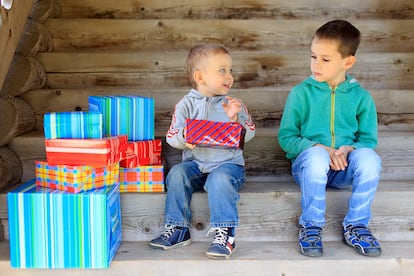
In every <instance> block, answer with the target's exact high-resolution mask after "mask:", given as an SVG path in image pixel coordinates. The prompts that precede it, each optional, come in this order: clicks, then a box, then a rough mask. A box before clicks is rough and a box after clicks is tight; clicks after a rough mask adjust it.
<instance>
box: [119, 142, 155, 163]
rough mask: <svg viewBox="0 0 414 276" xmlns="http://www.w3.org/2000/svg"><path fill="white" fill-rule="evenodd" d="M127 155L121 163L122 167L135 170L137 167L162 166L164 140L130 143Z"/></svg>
mask: <svg viewBox="0 0 414 276" xmlns="http://www.w3.org/2000/svg"><path fill="white" fill-rule="evenodd" d="M126 151H127V155H126V158H125V159H124V160H122V161H121V164H120V165H121V167H124V168H134V167H137V166H147V165H160V164H161V152H162V140H161V139H155V140H147V141H136V142H128V146H127V150H126Z"/></svg>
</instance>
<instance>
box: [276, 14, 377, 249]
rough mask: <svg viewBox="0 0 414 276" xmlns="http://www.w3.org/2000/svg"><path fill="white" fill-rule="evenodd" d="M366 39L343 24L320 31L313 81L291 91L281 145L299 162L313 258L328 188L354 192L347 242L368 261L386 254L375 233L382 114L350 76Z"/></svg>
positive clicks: (304, 224) (296, 170)
mask: <svg viewBox="0 0 414 276" xmlns="http://www.w3.org/2000/svg"><path fill="white" fill-rule="evenodd" d="M360 37H361V36H360V32H359V30H358V29H357V28H355V27H354V26H353V25H352V24H350V23H349V22H347V21H344V20H333V21H330V22H328V23H326V24H324V25H323V26H321V27H320V28H319V29H318V30H317V31H316V32H315V34H314V36H313V39H312V44H311V63H310V67H311V71H312V75H311V76H310V77H309V78H307V79H305V80H304V81H303V82H301V83H300V84H298V85H296V86H295V87H293V88H292V90H291V92H290V93H289V96H288V98H287V101H286V105H285V109H284V112H283V116H282V120H281V123H280V129H279V133H278V139H279V143H280V146H281V147H282V149H283V150H284V151H285V152H286V156H287V157H288V158H289V159H290V160H291V161H292V175H293V178H294V180H295V182H296V183H297V184H298V185H299V186H300V189H301V194H302V197H301V206H302V214H301V216H300V218H299V224H300V230H299V247H300V250H301V253H302V254H303V255H306V256H320V255H322V254H323V246H322V227H323V226H324V225H325V223H326V221H325V210H326V199H325V195H326V188H327V187H329V188H345V187H349V186H352V194H351V197H350V199H349V202H348V204H349V206H348V210H347V213H346V216H345V217H344V219H343V233H344V242H345V243H346V244H348V245H350V246H352V247H354V248H355V249H356V251H357V252H358V253H361V254H363V255H366V256H379V255H380V254H381V247H380V244H379V243H378V241H377V239H376V238H375V237H374V236H373V235H372V234H371V232H370V230H369V229H368V223H369V221H370V218H371V204H372V201H373V199H374V196H375V193H376V190H377V186H378V183H379V179H380V171H381V159H380V157H379V156H378V155H377V154H376V153H375V151H374V148H375V147H376V145H377V112H376V107H375V103H374V100H373V99H372V97H371V95H370V94H369V93H368V91H367V90H365V89H364V88H362V87H361V86H360V84H359V83H358V82H357V81H356V80H355V79H354V78H353V77H351V76H349V75H347V74H346V73H347V71H348V70H349V69H351V68H352V66H353V65H354V64H355V61H356V58H355V53H356V50H357V48H358V45H359V42H360Z"/></svg>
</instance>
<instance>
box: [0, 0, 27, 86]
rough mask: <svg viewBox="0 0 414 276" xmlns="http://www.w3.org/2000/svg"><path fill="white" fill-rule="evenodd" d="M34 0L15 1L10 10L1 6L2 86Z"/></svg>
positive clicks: (0, 79)
mask: <svg viewBox="0 0 414 276" xmlns="http://www.w3.org/2000/svg"><path fill="white" fill-rule="evenodd" d="M33 1H34V0H27V1H15V3H14V4H13V6H12V8H11V9H10V10H8V11H6V10H5V9H3V8H1V7H0V14H1V19H2V21H1V22H2V23H1V28H0V49H1V62H0V88H1V87H2V86H3V83H4V80H5V78H6V75H7V71H8V69H9V66H10V64H11V62H12V60H13V56H14V52H15V50H16V47H17V44H18V43H19V40H20V37H21V34H22V32H23V30H24V26H25V24H26V20H27V16H28V14H29V12H30V9H31V8H32V4H33Z"/></svg>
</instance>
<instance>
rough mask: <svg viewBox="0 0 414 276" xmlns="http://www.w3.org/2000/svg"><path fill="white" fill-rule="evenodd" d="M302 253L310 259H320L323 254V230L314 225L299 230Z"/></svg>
mask: <svg viewBox="0 0 414 276" xmlns="http://www.w3.org/2000/svg"><path fill="white" fill-rule="evenodd" d="M299 247H300V252H301V253H302V254H303V255H305V256H309V257H319V256H321V255H322V254H323V246H322V228H321V227H318V226H313V225H306V226H304V225H302V226H301V228H300V230H299Z"/></svg>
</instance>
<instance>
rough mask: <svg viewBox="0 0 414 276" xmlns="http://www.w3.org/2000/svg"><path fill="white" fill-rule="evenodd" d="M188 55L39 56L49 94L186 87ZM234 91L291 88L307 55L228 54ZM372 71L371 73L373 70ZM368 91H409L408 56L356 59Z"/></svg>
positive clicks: (413, 64) (356, 72)
mask: <svg viewBox="0 0 414 276" xmlns="http://www.w3.org/2000/svg"><path fill="white" fill-rule="evenodd" d="M186 54H187V53H186V51H174V52H141V53H139V54H136V53H130V52H126V53H116V52H110V53H40V54H39V55H38V58H39V60H40V62H41V63H42V64H43V65H44V66H45V70H46V72H47V87H49V88H62V87H66V88H80V87H85V86H112V87H114V86H130V87H140V88H142V89H171V88H172V87H175V88H184V87H188V78H187V75H186V72H185V70H184V65H183V63H184V60H185V57H186ZM232 57H233V72H234V77H235V82H234V88H253V87H291V86H293V85H295V84H297V83H298V82H300V81H302V80H303V79H304V78H306V77H307V76H309V74H310V72H309V56H308V54H307V52H306V53H301V54H294V53H280V52H278V53H275V52H240V51H236V52H233V53H232ZM373 68H375V70H373ZM349 73H350V74H352V75H353V76H355V77H356V78H357V79H358V80H359V81H360V82H361V83H362V84H363V85H364V86H365V87H367V88H369V89H371V90H372V89H412V88H413V87H414V55H413V54H412V53H400V52H395V53H360V54H358V55H357V63H356V64H355V66H354V67H353V68H352V69H351V70H350V71H349Z"/></svg>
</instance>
